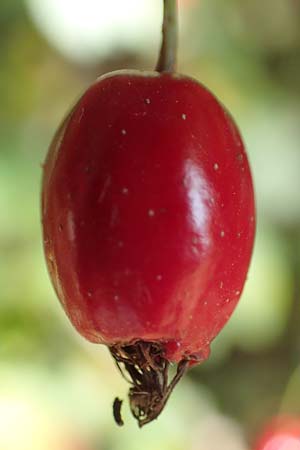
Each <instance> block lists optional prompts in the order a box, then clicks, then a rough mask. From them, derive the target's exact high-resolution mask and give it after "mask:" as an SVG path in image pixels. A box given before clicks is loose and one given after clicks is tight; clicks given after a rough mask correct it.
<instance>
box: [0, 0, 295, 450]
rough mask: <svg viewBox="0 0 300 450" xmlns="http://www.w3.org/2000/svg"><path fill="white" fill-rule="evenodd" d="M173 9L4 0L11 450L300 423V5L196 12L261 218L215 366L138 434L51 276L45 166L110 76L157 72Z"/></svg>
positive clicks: (2, 195)
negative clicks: (277, 421)
mask: <svg viewBox="0 0 300 450" xmlns="http://www.w3.org/2000/svg"><path fill="white" fill-rule="evenodd" d="M161 7H162V1H161V0H127V1H126V2H125V1H123V0H110V1H109V2H108V1H105V0H84V1H81V0H76V1H75V0H72V1H71V0H26V1H25V0H23V1H22V0H1V1H0V449H1V450H2V449H3V450H21V449H22V450H24V449H25V450H48V449H49V450H50V449H51V450H53V449H57V450H109V449H112V450H135V449H136V450H139V449H141V448H142V449H143V450H148V449H149V450H150V449H151V450H153V449H156V450H202V449H203V450H220V449H222V450H249V449H251V448H252V444H251V443H252V441H253V438H254V436H255V434H256V433H257V431H258V430H259V429H260V427H261V425H262V424H263V423H264V421H265V420H266V418H267V417H269V416H271V415H276V414H278V413H285V412H289V413H295V414H300V395H299V393H300V372H299V371H300V301H299V300H300V298H299V288H300V285H299V284H300V281H299V280H300V175H299V172H300V3H299V2H298V1H294V0H198V1H197V0H194V1H193V0H181V1H180V30H181V40H180V55H179V61H180V65H179V69H180V72H183V73H186V74H189V75H191V76H194V77H195V78H197V79H198V80H200V81H202V82H203V83H204V84H206V85H207V86H208V87H209V88H210V89H211V90H212V91H213V92H214V93H215V94H216V95H217V96H218V97H219V98H220V100H221V101H223V102H224V103H225V105H226V106H227V107H228V109H229V110H230V111H231V112H232V114H233V115H234V117H235V119H236V121H237V123H238V125H239V127H240V129H241V132H242V135H243V136H244V140H245V142H246V145H247V148H248V153H249V159H250V162H251V165H252V169H253V175H254V181H255V187H256V194H257V209H258V230H257V239H256V246H255V252H254V256H253V260H252V265H251V270H250V273H249V277H248V281H247V285H246V288H245V291H244V293H243V296H242V299H241V301H240V304H239V306H238V308H237V310H236V312H235V314H234V316H233V317H232V319H231V321H230V323H229V324H228V325H227V326H226V327H225V329H224V330H223V332H222V333H221V334H220V336H219V337H218V338H217V339H216V340H215V342H214V344H213V348H212V355H211V358H210V360H209V361H208V362H206V363H205V364H203V366H199V367H196V368H194V369H193V370H192V371H190V373H189V374H188V376H186V378H185V379H184V380H183V381H182V382H181V384H180V385H179V386H178V388H177V389H176V391H175V393H174V394H173V397H172V398H171V400H170V402H169V405H168V407H167V408H166V410H165V412H164V413H163V415H162V416H161V417H160V419H159V420H158V421H157V422H155V423H152V424H150V425H148V426H147V427H145V428H144V429H143V430H142V431H140V430H138V428H137V426H136V424H135V423H134V422H133V419H132V418H131V417H130V415H129V412H128V407H127V406H126V407H125V408H124V415H125V419H126V426H125V427H123V428H122V429H119V428H117V427H116V425H115V424H114V422H113V419H112V414H111V405H112V400H113V398H114V395H118V396H120V397H121V398H122V397H123V398H124V396H125V395H126V390H127V386H126V384H125V382H124V380H122V379H121V377H120V375H119V373H118V372H117V370H116V368H115V366H114V364H113V361H112V360H111V358H110V355H109V354H108V352H107V351H106V349H105V348H102V347H100V346H95V345H92V344H89V343H88V342H85V341H84V340H83V339H82V338H80V337H79V336H77V335H76V333H75V331H73V329H72V328H71V325H70V324H69V322H68V320H67V318H66V317H65V315H64V313H63V311H62V309H61V307H60V305H59V303H58V301H57V300H56V298H55V295H54V292H53V290H52V288H51V286H50V282H49V278H48V276H47V273H46V268H45V262H44V259H43V252H42V240H41V228H40V213H39V195H40V181H41V164H42V162H43V160H44V157H45V154H46V151H47V147H48V145H49V142H50V140H51V137H52V135H53V133H54V131H55V129H56V127H57V125H58V124H59V122H60V120H61V118H62V116H63V115H64V114H65V112H66V111H67V110H68V109H69V107H70V106H71V105H72V103H73V102H74V101H75V100H76V99H77V98H78V96H79V95H80V93H82V92H83V91H84V89H86V88H87V87H88V85H89V83H91V82H92V81H93V80H94V79H95V78H96V77H97V76H99V75H100V74H102V73H105V72H107V71H111V70H114V69H119V68H127V67H128V68H141V69H151V68H152V67H154V64H155V60H156V54H157V52H158V47H159V41H160V28H161V19H162V11H161Z"/></svg>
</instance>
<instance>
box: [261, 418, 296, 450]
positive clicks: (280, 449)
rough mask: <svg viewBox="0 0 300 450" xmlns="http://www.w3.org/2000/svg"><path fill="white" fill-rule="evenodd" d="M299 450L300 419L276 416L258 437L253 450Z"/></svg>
mask: <svg viewBox="0 0 300 450" xmlns="http://www.w3.org/2000/svg"><path fill="white" fill-rule="evenodd" d="M299 448H300V417H297V416H289V415H283V416H277V417H274V418H273V419H271V420H270V421H269V423H268V424H267V425H266V426H265V428H264V430H263V431H262V433H261V435H260V436H259V438H258V440H257V442H256V445H255V447H254V449H255V450H284V449H286V450H288V449H291V450H296V449H299Z"/></svg>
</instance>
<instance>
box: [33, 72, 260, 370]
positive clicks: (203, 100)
mask: <svg viewBox="0 0 300 450" xmlns="http://www.w3.org/2000/svg"><path fill="white" fill-rule="evenodd" d="M42 221H43V231H44V248H45V254H46V259H47V265H48V270H49V273H50V276H51V279H52V282H53V285H54V288H55V290H56V293H57V295H58V297H59V299H60V301H61V303H62V305H63V307H64V309H65V311H66V313H67V314H68V316H69V318H70V320H71V321H72V323H73V325H74V326H75V327H76V328H77V330H78V331H79V332H80V333H81V334H82V335H83V336H84V337H86V338H87V339H88V340H90V341H92V342H95V343H103V344H106V345H108V346H111V345H113V344H116V343H133V342H135V341H137V340H139V341H153V342H159V343H162V345H163V347H164V350H165V355H166V358H167V359H168V360H170V361H175V362H179V361H180V360H182V359H185V358H189V359H191V360H194V361H201V360H203V359H206V358H207V357H208V355H209V345H210V342H211V341H212V339H213V338H214V337H215V336H216V335H217V334H218V333H219V331H220V330H221V329H222V328H223V326H224V325H225V323H226V322H227V320H228V319H229V317H230V315H231V313H232V312H233V310H234V308H235V306H236V304H237V302H238V299H239V297H240V293H241V291H242V289H243V285H244V282H245V278H246V274H247V270H248V266H249V262H250V258H251V253H252V247H253V241H254V233H255V206H254V194H253V186H252V179H251V173H250V169H249V165H248V161H247V156H246V154H245V150H244V147H243V143H242V140H241V137H240V135H239V133H238V131H237V128H236V126H235V125H234V122H233V120H232V118H231V117H230V116H229V114H228V113H227V112H226V110H225V109H224V108H223V107H222V106H221V104H220V103H219V102H218V101H217V100H216V98H215V97H214V96H213V95H212V94H211V93H210V92H209V91H208V90H207V89H206V88H205V87H203V86H202V85H201V84H199V83H198V82H197V81H195V80H193V79H191V78H188V77H185V76H180V75H177V74H169V73H162V74H159V73H157V72H138V71H118V72H112V73H110V74H107V75H105V76H103V77H100V78H99V79H98V80H96V82H95V83H94V84H93V85H92V86H91V87H90V88H89V89H88V90H87V91H86V92H85V94H84V95H83V96H82V97H81V99H80V100H79V101H78V103H77V104H76V105H75V107H74V108H73V110H72V111H71V113H70V114H69V115H68V117H67V118H66V120H65V121H64V123H63V125H62V126H61V128H60V129H59V130H58V132H57V134H56V136H55V138H54V140H53V142H52V145H51V147H50V149H49V153H48V156H47V159H46V162H45V166H44V177H43V193H42Z"/></svg>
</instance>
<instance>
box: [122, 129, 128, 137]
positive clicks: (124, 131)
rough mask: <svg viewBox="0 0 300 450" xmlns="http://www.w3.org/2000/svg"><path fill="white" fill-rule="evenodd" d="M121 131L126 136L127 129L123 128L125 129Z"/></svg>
mask: <svg viewBox="0 0 300 450" xmlns="http://www.w3.org/2000/svg"><path fill="white" fill-rule="evenodd" d="M121 133H122V134H123V136H125V135H126V134H127V131H126V130H124V128H123V130H121Z"/></svg>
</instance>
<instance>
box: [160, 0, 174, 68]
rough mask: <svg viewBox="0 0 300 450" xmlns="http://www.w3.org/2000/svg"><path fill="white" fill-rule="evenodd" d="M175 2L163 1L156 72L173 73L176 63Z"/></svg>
mask: <svg viewBox="0 0 300 450" xmlns="http://www.w3.org/2000/svg"><path fill="white" fill-rule="evenodd" d="M177 9H178V7H177V0H164V20H163V28H162V34H163V39H162V45H161V49H160V55H159V59H158V62H157V65H156V70H157V71H158V72H175V70H176V62H177V40H178V38H177V35H178V18H177V15H178V12H177Z"/></svg>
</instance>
